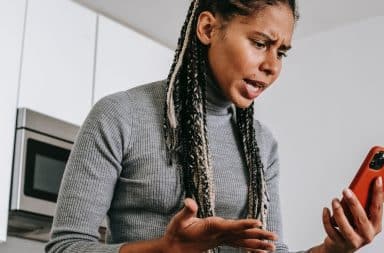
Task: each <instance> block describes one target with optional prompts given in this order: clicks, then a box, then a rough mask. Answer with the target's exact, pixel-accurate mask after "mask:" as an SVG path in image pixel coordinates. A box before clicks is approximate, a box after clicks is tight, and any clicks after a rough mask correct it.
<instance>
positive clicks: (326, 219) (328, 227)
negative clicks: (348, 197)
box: [323, 208, 344, 242]
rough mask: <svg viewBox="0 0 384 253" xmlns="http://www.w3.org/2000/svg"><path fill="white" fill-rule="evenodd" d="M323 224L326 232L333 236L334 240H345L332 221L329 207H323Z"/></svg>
mask: <svg viewBox="0 0 384 253" xmlns="http://www.w3.org/2000/svg"><path fill="white" fill-rule="evenodd" d="M323 225H324V229H325V232H326V233H327V235H328V236H329V238H331V240H332V241H334V242H343V241H344V238H343V237H342V236H341V234H340V232H339V231H338V230H337V229H336V228H335V227H334V226H332V221H331V212H330V211H329V209H328V208H324V209H323Z"/></svg>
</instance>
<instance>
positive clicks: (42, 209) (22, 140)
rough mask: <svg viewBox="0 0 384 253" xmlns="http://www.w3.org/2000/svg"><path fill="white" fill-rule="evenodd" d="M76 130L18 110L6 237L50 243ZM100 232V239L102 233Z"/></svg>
mask: <svg viewBox="0 0 384 253" xmlns="http://www.w3.org/2000/svg"><path fill="white" fill-rule="evenodd" d="M78 130H79V127H78V126H76V125H73V124H70V123H68V122H64V121H62V120H59V119H56V118H52V117H50V116H47V115H44V114H41V113H38V112H35V111H32V110H30V109H27V108H20V109H18V111H17V124H16V137H15V138H16V139H15V148H14V163H13V175H12V186H11V187H12V189H11V199H10V212H9V221H8V234H9V235H14V236H19V237H23V238H28V239H35V240H40V241H47V240H48V239H49V232H50V228H51V224H52V217H53V215H54V213H55V206H56V200H57V195H58V192H59V188H60V182H61V179H62V176H63V173H64V169H65V165H66V163H67V160H68V157H69V154H70V151H71V148H72V145H73V143H74V141H75V137H76V134H77V132H78ZM101 232H102V238H103V236H104V232H105V230H104V229H103V228H101Z"/></svg>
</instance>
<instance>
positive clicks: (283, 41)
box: [197, 4, 294, 108]
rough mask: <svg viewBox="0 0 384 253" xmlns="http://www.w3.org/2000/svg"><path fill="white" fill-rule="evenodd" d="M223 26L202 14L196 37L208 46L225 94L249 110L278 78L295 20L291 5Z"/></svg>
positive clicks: (215, 19) (240, 17)
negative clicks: (257, 98) (255, 100)
mask: <svg viewBox="0 0 384 253" xmlns="http://www.w3.org/2000/svg"><path fill="white" fill-rule="evenodd" d="M204 15H206V16H204ZM222 24H223V23H222V21H221V20H220V19H219V18H217V17H214V16H212V15H211V14H210V13H209V12H207V13H205V14H201V15H200V17H199V23H198V28H197V34H198V37H199V39H200V40H201V41H202V43H203V44H206V45H208V61H209V64H210V67H211V70H212V72H213V75H214V77H215V79H216V81H217V82H218V84H219V86H220V87H221V89H222V91H223V93H224V95H225V96H226V97H227V98H228V99H229V100H230V101H232V102H233V103H234V104H235V105H236V106H238V107H241V108H247V107H249V106H250V104H251V103H252V102H253V100H254V99H255V98H256V97H258V96H259V95H260V94H261V93H262V92H263V91H264V90H265V89H266V88H267V87H268V86H269V85H271V84H272V83H273V82H274V81H275V80H276V79H277V77H278V76H279V74H280V70H281V66H282V60H283V58H284V56H285V54H286V52H287V50H288V49H289V48H290V44H291V39H292V33H293V29H294V17H293V14H292V11H291V9H290V8H289V7H288V6H286V5H283V4H279V5H274V6H267V7H265V8H264V9H262V10H261V11H259V12H257V14H256V15H250V16H246V17H245V16H235V17H233V18H232V19H231V20H230V21H229V22H227V23H226V24H225V26H224V28H220V27H221V26H222Z"/></svg>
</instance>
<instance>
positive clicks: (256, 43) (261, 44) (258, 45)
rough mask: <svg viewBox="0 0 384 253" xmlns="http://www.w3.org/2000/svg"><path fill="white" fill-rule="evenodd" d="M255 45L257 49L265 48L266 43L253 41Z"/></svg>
mask: <svg viewBox="0 0 384 253" xmlns="http://www.w3.org/2000/svg"><path fill="white" fill-rule="evenodd" d="M252 43H253V45H254V46H255V47H256V48H261V49H262V48H265V47H266V45H265V43H264V42H261V41H257V40H253V41H252Z"/></svg>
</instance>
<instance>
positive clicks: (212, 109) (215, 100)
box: [206, 71, 232, 115]
mask: <svg viewBox="0 0 384 253" xmlns="http://www.w3.org/2000/svg"><path fill="white" fill-rule="evenodd" d="M209 72H210V71H209ZM206 98H207V113H208V114H214V115H227V114H230V112H231V110H232V102H231V101H230V100H229V99H227V98H226V97H225V96H224V94H223V92H222V91H221V88H220V87H219V85H218V84H217V82H216V80H214V78H213V75H212V73H207V85H206Z"/></svg>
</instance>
